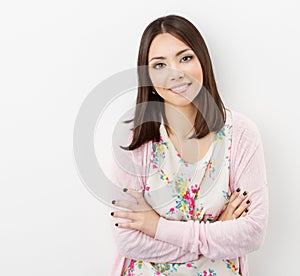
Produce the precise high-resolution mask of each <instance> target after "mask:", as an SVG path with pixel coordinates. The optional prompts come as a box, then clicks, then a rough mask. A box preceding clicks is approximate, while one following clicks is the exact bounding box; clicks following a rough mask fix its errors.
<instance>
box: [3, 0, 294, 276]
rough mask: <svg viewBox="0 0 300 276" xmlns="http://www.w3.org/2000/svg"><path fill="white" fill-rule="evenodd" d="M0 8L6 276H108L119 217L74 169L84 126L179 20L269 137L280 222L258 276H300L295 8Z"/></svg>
mask: <svg viewBox="0 0 300 276" xmlns="http://www.w3.org/2000/svg"><path fill="white" fill-rule="evenodd" d="M0 5H1V6H0V31H1V33H0V47H1V51H0V75H1V81H0V91H1V101H0V123H1V124H0V126H1V135H0V137H1V138H0V141H1V143H0V170H1V173H0V185H1V191H0V275H3V276H12V275H14V276H17V275H24V276H25V275H26V276H40V275H43V276H48V275H49V276H50V275H51V276H52V275H64V276H65V275H72V276H79V275H80V276H83V275H85V276H86V275H88V276H99V275H101V276H102V275H109V272H110V270H111V267H112V262H113V256H114V251H115V249H116V248H115V244H114V241H113V237H112V234H111V229H110V225H109V212H108V208H107V207H106V206H105V205H104V204H103V203H101V202H99V201H98V200H97V199H96V198H95V197H94V196H93V195H92V194H91V193H90V192H89V191H88V190H87V189H86V187H85V186H84V185H83V184H82V182H81V180H80V178H79V175H78V173H77V170H76V168H75V164H74V159H73V149H72V146H73V144H72V143H73V141H72V138H73V137H72V135H73V127H74V122H75V119H76V115H77V112H78V109H79V108H80V105H81V103H82V101H83V100H84V99H85V97H86V96H87V95H88V94H89V92H90V91H91V90H92V89H93V88H94V87H95V86H96V85H97V84H98V83H100V82H101V81H103V80H104V79H105V78H107V77H109V76H110V75H112V74H114V73H117V72H120V71H122V70H125V69H128V68H132V67H134V66H135V65H136V58H137V51H138V44H139V40H140V37H141V34H142V31H143V30H144V28H145V27H146V25H148V24H149V23H150V21H152V20H154V19H156V18H157V17H160V16H163V15H167V14H171V13H175V14H178V15H183V16H185V17H187V18H188V19H189V20H190V21H192V22H193V23H194V24H195V25H196V26H197V27H198V28H199V30H200V31H201V33H202V34H203V37H204V39H205V41H206V43H207V45H208V47H209V51H210V54H211V58H212V61H213V67H214V72H215V77H216V81H217V85H218V88H219V91H220V94H221V96H222V98H223V100H224V102H225V104H226V106H227V107H230V108H232V109H234V110H236V111H239V112H242V113H243V114H245V115H247V116H248V117H249V118H251V119H252V120H253V121H254V122H255V123H256V124H257V125H258V127H259V129H260V131H261V136H262V139H263V144H264V149H265V158H266V166H267V173H268V181H269V191H270V218H269V227H268V232H267V236H266V240H265V243H264V244H263V246H262V247H261V249H260V250H259V251H257V252H254V253H252V254H250V255H249V266H250V272H251V275H255V276H261V275H297V274H298V273H299V272H298V270H299V269H298V264H299V257H300V254H299V250H298V248H297V247H298V246H299V244H300V238H299V212H298V209H299V204H298V202H299V200H298V199H299V195H300V188H299V187H300V182H299V180H298V177H296V175H297V173H298V172H299V169H300V166H299V165H300V162H299V159H300V151H299V122H298V121H299V119H300V118H299V100H298V99H299V97H298V94H299V92H300V91H299V87H298V85H299V61H300V54H299V49H300V42H299V36H300V31H299V24H300V20H299V17H298V19H297V16H298V11H299V5H298V2H297V1H296V0H295V1H291V0H289V1H280V2H278V1H269V0H268V1H258V0H255V1H253V0H252V1H247V2H246V1H237V0H234V1H228V0H226V1H201V0H198V1H185V2H183V1H175V0H172V1H161V0H160V1H154V0H152V1H147V2H144V1H138V4H134V3H131V2H128V1H118V2H117V1H107V2H101V1H87V0H86V1H78V0H73V1H66V0H60V1H57V0H52V1H32V0H29V1H6V2H5V3H4V1H1V4H0ZM132 100H133V101H134V99H132Z"/></svg>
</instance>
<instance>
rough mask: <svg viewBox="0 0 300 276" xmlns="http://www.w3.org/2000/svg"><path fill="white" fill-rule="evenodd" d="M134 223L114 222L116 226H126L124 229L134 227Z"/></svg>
mask: <svg viewBox="0 0 300 276" xmlns="http://www.w3.org/2000/svg"><path fill="white" fill-rule="evenodd" d="M134 225H135V224H134V223H133V222H124V223H119V222H117V223H115V226H116V227H118V228H126V229H136V228H135V227H134Z"/></svg>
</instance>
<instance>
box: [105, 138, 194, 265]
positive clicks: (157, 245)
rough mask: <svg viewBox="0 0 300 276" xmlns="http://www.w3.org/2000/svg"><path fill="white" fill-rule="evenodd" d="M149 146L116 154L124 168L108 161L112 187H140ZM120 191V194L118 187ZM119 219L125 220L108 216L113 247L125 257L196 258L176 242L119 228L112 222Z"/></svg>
mask: <svg viewBox="0 0 300 276" xmlns="http://www.w3.org/2000/svg"><path fill="white" fill-rule="evenodd" d="M149 147H150V146H149V145H148V144H144V145H143V146H141V148H139V149H136V150H134V151H133V152H132V151H129V152H128V153H125V154H124V152H123V154H119V156H118V159H119V161H120V160H121V162H119V163H121V165H125V166H126V168H125V169H124V168H121V166H120V165H118V164H117V163H116V162H115V161H112V162H111V166H110V168H111V172H110V173H109V175H110V178H111V181H112V182H113V184H114V185H115V187H118V188H119V190H121V189H122V188H124V187H127V188H132V189H135V190H137V191H144V186H145V185H144V184H145V179H146V171H147V167H148V166H147V161H148V159H149V150H150V148H149ZM120 156H121V157H120ZM113 184H112V185H113ZM120 193H121V194H122V192H121V191H120ZM123 194H124V193H123ZM124 196H126V195H124ZM128 197H129V196H128ZM115 199H117V198H115ZM127 200H129V198H127ZM122 221H126V220H125V219H120V218H114V217H112V218H111V222H112V232H113V236H114V239H115V242H116V245H117V249H118V251H119V253H120V255H122V256H124V257H126V258H129V259H138V260H142V261H147V262H155V263H165V262H170V263H181V262H189V261H194V260H197V259H198V258H199V255H198V254H197V253H193V252H188V251H187V250H186V249H183V248H181V247H180V246H178V245H172V244H169V243H167V242H164V241H159V240H155V239H154V238H152V237H150V236H148V235H146V234H144V233H143V232H140V231H137V230H132V229H122V228H118V227H116V226H115V225H114V224H115V223H116V222H122Z"/></svg>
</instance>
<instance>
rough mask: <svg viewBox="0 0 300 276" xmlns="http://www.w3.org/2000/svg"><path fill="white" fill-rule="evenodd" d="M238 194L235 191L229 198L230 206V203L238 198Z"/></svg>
mask: <svg viewBox="0 0 300 276" xmlns="http://www.w3.org/2000/svg"><path fill="white" fill-rule="evenodd" d="M239 194H240V192H238V191H235V192H234V193H233V194H232V195H231V197H230V200H229V204H230V203H231V202H233V201H234V200H235V199H236V198H237V197H238V196H239Z"/></svg>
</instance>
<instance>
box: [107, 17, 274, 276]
mask: <svg viewBox="0 0 300 276" xmlns="http://www.w3.org/2000/svg"><path fill="white" fill-rule="evenodd" d="M138 66H139V67H138V78H139V84H140V86H139V88H138V95H137V100H136V109H135V115H134V118H133V119H132V120H129V121H127V122H126V123H130V129H131V130H132V133H131V135H130V137H129V141H130V142H129V145H128V146H122V147H121V148H122V149H124V152H125V154H128V155H127V159H126V163H127V164H126V165H127V168H128V167H130V168H133V170H134V171H135V172H136V174H132V173H129V172H128V171H125V170H124V168H122V167H121V166H120V165H122V162H118V165H116V164H115V165H114V166H112V174H113V175H112V181H113V183H114V184H115V185H117V186H118V187H120V188H122V189H123V188H124V190H123V191H124V193H125V194H127V195H128V196H129V198H130V200H124V199H120V198H116V199H115V200H113V202H112V204H114V205H115V206H116V208H117V207H120V208H121V210H117V209H116V210H114V212H112V213H111V215H112V223H113V232H114V234H115V238H116V243H117V247H118V251H119V254H118V255H117V257H116V262H115V265H114V267H113V272H112V275H115V276H120V275H127V276H135V275H145V276H150V275H171V276H179V275H190V276H192V275H193V276H194V275H198V276H201V275H214V276H216V275H222V276H226V275H243V276H245V275H249V273H248V266H247V258H246V254H247V253H249V252H252V251H254V250H257V249H258V248H259V246H260V245H261V243H262V241H263V239H264V236H265V230H266V225H267V218H268V191H267V180H266V173H265V164H264V154H263V147H262V143H261V139H260V134H259V131H258V129H257V127H256V125H255V124H254V123H253V122H252V121H250V120H249V119H248V118H247V117H245V116H244V115H242V114H240V113H238V112H235V111H233V110H230V109H228V108H225V107H224V104H223V102H222V100H221V97H220V95H219V93H218V89H217V86H216V83H215V79H214V74H213V70H212V64H211V61H210V57H209V53H208V50H207V47H206V45H205V42H204V40H203V38H202V36H201V34H200V33H199V31H198V30H197V29H196V27H195V26H194V25H193V24H192V23H191V22H189V21H188V20H187V19H185V18H183V17H181V16H177V15H169V16H165V17H161V18H158V19H156V20H155V21H153V22H151V23H150V24H149V25H148V26H147V28H146V29H145V31H144V33H143V36H142V39H141V42H140V49H139V56H138ZM142 66H147V69H148V70H142V69H141V67H142ZM147 81H148V83H149V86H143V85H141V84H143V83H147ZM152 103H156V104H154V105H153V104H152ZM140 104H142V105H141V106H140ZM124 208H125V210H124Z"/></svg>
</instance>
